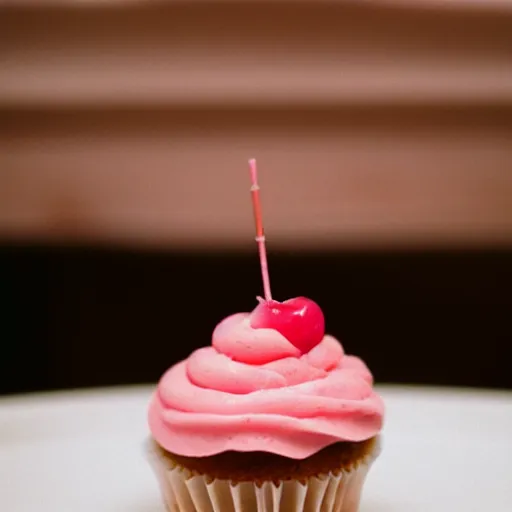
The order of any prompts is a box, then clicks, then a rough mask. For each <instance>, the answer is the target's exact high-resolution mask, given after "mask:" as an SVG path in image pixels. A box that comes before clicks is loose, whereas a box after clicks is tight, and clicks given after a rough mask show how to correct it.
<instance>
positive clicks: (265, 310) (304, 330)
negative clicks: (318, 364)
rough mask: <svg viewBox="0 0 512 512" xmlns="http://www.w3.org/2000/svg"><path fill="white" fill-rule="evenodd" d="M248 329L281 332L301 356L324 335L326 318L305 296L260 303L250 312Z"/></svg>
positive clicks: (314, 303) (318, 307)
mask: <svg viewBox="0 0 512 512" xmlns="http://www.w3.org/2000/svg"><path fill="white" fill-rule="evenodd" d="M250 324H251V327H253V328H254V329H263V328H264V329H274V330H276V331H278V332H280V333H281V334H282V335H283V336H284V337H285V338H286V339H287V340H288V341H289V342H290V343H291V344H292V345H294V346H295V347H297V348H298V349H299V350H300V351H301V353H303V354H306V353H307V352H309V351H310V350H311V349H312V348H313V347H316V346H317V345H318V344H319V343H320V342H321V341H322V339H323V337H324V334H325V319H324V314H323V313H322V310H321V309H320V306H319V305H318V304H317V303H316V302H314V301H312V300H311V299H308V298H306V297H295V298H293V299H289V300H286V301H284V302H278V301H277V300H262V301H261V302H260V304H259V305H258V306H256V308H255V309H254V311H253V312H252V313H251V319H250Z"/></svg>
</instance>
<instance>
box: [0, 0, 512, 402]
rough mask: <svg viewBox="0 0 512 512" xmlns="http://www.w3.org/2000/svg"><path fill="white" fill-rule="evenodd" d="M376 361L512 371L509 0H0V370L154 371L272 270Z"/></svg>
mask: <svg viewBox="0 0 512 512" xmlns="http://www.w3.org/2000/svg"><path fill="white" fill-rule="evenodd" d="M250 157H256V158H257V159H258V164H259V169H260V184H261V187H262V205H263V215H264V222H265V226H266V234H267V241H268V250H269V266H270V272H271V280H272V287H273V293H274V296H275V298H277V299H281V300H284V299H286V298H290V297H293V296H297V295H306V296H309V297H311V298H313V299H314V300H316V301H317V302H318V303H319V304H320V305H321V306H322V307H323V309H324V312H325V315H326V319H327V327H328V330H329V332H331V333H332V334H334V335H335V336H337V337H339V339H340V340H341V341H342V342H343V344H344V346H345V349H346V351H348V352H352V353H356V354H358V355H360V356H362V357H363V358H364V359H365V360H366V361H367V363H368V365H369V366H370V368H371V369H372V370H373V371H374V374H375V377H376V379H377V380H378V381H379V382H399V383H409V384H442V385H457V386H481V387H496V388H498V387H499V388H512V370H511V364H510V361H511V358H512V348H511V347H512V2H508V1H506V0H501V1H500V0H480V1H479V0H458V1H441V0H439V1H436V0H430V1H429V2H427V1H422V0H401V1H400V0H396V1H394V0H366V1H358V2H356V1H350V0H337V1H335V0H332V1H313V0H302V1H291V0H289V1H265V2H260V1H250V0H247V1H244V2H240V1H239V2H236V1H230V0H226V1H220V0H219V1H217V0H209V1H207V0H205V1H200V0H187V1H185V0H183V1H176V0H168V1H161V2H158V1H149V0H148V1H144V0H139V1H128V0H101V1H100V0H96V1H95V0H90V1H87V2H75V1H72V0H62V1H58V0H54V1H52V0H39V1H37V2H36V1H35V0H34V1H31V0H23V1H17V2H14V1H13V2H9V1H5V0H4V1H2V2H0V293H1V294H2V297H1V298H2V300H1V302H2V304H3V305H2V307H1V314H0V320H1V326H2V330H1V333H0V340H1V341H0V343H1V353H0V393H4V394H5V393H18V392H26V391H34V390H48V389H63V388H79V387H85V386H104V385H122V384H129V383H143V382H148V383H149V382H155V381H156V380H157V379H158V378H159V377H160V375H161V374H162V372H163V371H164V370H165V369H166V368H167V367H168V366H169V365H171V364H172V363H174V362H176V361H177V360H179V359H181V358H184V357H186V356H187V355H188V354H189V353H190V351H192V350H194V349H195V348H198V347H200V346H203V345H205V344H208V343H209V341H210V336H211V332H212V329H213V328H214V326H215V325H216V323H217V322H218V321H219V320H221V319H222V318H223V317H224V316H226V315H228V314H231V313H233V312H238V311H250V310H251V309H252V308H253V307H254V306H255V304H256V301H255V297H256V295H258V294H261V293H262V285H261V279H260V270H259V262H258V256H257V250H256V244H255V243H254V239H253V237H254V225H253V218H252V209H251V208H252V207H251V202H250V194H249V186H250V183H249V176H248V170H247V160H248V158H250Z"/></svg>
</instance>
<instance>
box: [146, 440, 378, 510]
mask: <svg viewBox="0 0 512 512" xmlns="http://www.w3.org/2000/svg"><path fill="white" fill-rule="evenodd" d="M378 454H379V443H376V445H375V448H374V451H373V452H372V453H371V454H369V455H368V456H367V457H365V458H364V459H363V460H361V461H359V462H358V463H357V464H356V465H354V466H353V467H352V468H351V469H350V470H340V471H337V472H331V473H329V474H325V475H318V476H312V477H309V478H307V479H305V480H301V481H298V480H283V481H278V482H274V481H265V482H231V481H230V480H220V479H211V478H209V477H208V475H198V474H193V473H191V472H190V471H188V470H187V469H186V468H183V467H181V466H177V465H174V464H173V463H172V462H171V461H169V460H168V459H166V458H164V457H163V456H162V455H161V454H160V453H158V451H157V450H154V449H153V448H151V447H150V462H151V465H152V467H153V469H154V471H155V473H156V475H157V478H158V481H159V483H160V490H161V492H162V496H163V499H164V503H165V505H166V507H167V510H168V511H169V512H357V510H358V508H359V501H360V497H361V490H362V487H363V483H364V481H365V478H366V474H367V473H368V470H369V469H370V466H371V464H372V462H373V460H374V459H375V458H376V457H377V455H378Z"/></svg>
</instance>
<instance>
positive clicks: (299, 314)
mask: <svg viewBox="0 0 512 512" xmlns="http://www.w3.org/2000/svg"><path fill="white" fill-rule="evenodd" d="M249 170H250V172H251V182H252V186H251V195H252V202H253V207H254V219H255V222H256V241H257V242H258V249H259V254H260V263H261V275H262V278H263V289H264V293H265V298H264V299H262V298H258V300H259V302H260V303H259V305H258V306H256V309H254V311H253V312H252V313H251V317H250V323H251V327H253V328H254V329H274V330H276V331H278V332H280V333H281V334H282V335H283V336H284V337H285V338H286V339H287V340H288V341H289V342H290V343H291V344H292V345H294V346H295V347H297V348H298V349H299V350H300V351H301V353H303V354H305V353H307V352H309V351H310V350H311V349H312V348H313V347H315V346H316V345H318V344H319V343H320V342H321V341H322V339H323V337H324V334H325V320H324V315H323V313H322V310H321V309H320V306H319V305H318V304H317V303H316V302H314V301H312V300H311V299H308V298H306V297H295V298H293V299H289V300H286V301H284V302H279V301H277V300H274V299H272V294H271V292H270V280H269V275H268V265H267V254H266V249H265V235H264V233H263V223H262V218H261V206H260V197H259V190H260V188H259V186H258V175H257V168H256V161H255V160H250V161H249Z"/></svg>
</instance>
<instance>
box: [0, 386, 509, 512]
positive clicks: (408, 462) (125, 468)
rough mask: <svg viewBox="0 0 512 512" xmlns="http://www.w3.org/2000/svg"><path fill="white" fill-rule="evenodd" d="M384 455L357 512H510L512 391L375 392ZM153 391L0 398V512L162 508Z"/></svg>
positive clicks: (138, 511)
mask: <svg viewBox="0 0 512 512" xmlns="http://www.w3.org/2000/svg"><path fill="white" fill-rule="evenodd" d="M380 390H381V392H382V394H383V396H384V399H385V401H386V404H387V408H388V411H387V419H386V427H385V431H384V450H383V453H382V455H381V457H380V458H379V459H378V460H377V462H376V464H375V466H374V468H373V469H372V471H371V472H370V475H369V478H368V481H367V483H366V485H365V488H364V496H363V503H362V507H361V511H360V512H427V511H428V512H458V511H461V512H462V511H464V512H472V511H475V512H510V511H511V510H512V393H505V392H504V393H486V392H481V391H465V392H462V391H453V390H442V389H437V390H436V389H422V388H401V387H385V388H380ZM149 395H150V389H149V388H140V387H139V388H124V389H119V390H98V391H94V392H72V393H55V394H46V395H29V396H24V397H11V398H4V399H1V400H0V510H1V511H2V512H32V511H34V512H35V511H38V512H82V511H83V512H161V511H163V507H162V506H161V504H160V497H159V494H158V489H157V485H156V482H155V480H154V478H153V474H152V473H151V470H150V468H149V466H148V464H147V463H146V460H145V456H144V450H143V442H144V440H145V438H146V436H147V427H146V416H145V415H146V406H147V402H148V399H149Z"/></svg>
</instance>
